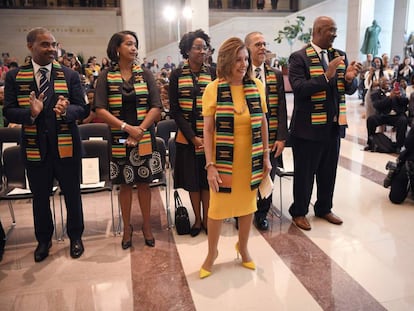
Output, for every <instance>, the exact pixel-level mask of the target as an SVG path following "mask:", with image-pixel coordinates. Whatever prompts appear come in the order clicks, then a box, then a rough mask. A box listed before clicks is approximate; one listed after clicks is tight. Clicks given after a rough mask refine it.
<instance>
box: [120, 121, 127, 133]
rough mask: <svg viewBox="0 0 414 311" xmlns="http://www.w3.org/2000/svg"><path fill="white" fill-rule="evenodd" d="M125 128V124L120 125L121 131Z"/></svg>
mask: <svg viewBox="0 0 414 311" xmlns="http://www.w3.org/2000/svg"><path fill="white" fill-rule="evenodd" d="M126 126H127V124H126V122H124V123H122V125H121V131H124V130H125V127H126Z"/></svg>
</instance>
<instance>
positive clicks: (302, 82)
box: [289, 16, 361, 230]
mask: <svg viewBox="0 0 414 311" xmlns="http://www.w3.org/2000/svg"><path fill="white" fill-rule="evenodd" d="M336 29H337V28H336V24H335V22H334V21H333V20H332V18H330V17H327V16H321V17H318V18H316V20H315V22H314V24H313V32H312V42H311V43H310V44H308V45H307V46H305V47H304V48H303V49H301V50H299V51H296V52H294V53H293V54H292V55H291V56H290V58H289V81H290V83H291V85H292V89H293V93H294V108H293V114H292V120H291V123H290V129H291V139H292V151H293V158H294V170H295V173H294V181H293V204H292V205H291V207H290V208H289V213H290V215H291V216H292V218H293V222H294V223H295V224H296V226H298V227H299V228H301V229H303V230H310V229H311V226H310V224H309V222H308V220H307V218H306V214H307V213H308V211H309V203H310V198H311V195H312V189H313V182H314V178H315V177H316V185H317V188H318V189H317V200H316V203H315V206H314V211H315V215H316V216H317V217H321V218H324V219H326V220H327V221H329V222H330V223H333V224H337V225H339V224H342V220H341V219H340V218H339V217H338V216H336V215H335V214H334V213H332V211H331V209H332V197H333V193H334V188H335V179H336V169H337V165H338V157H339V146H340V137H341V136H342V135H344V130H345V126H346V110H345V108H346V107H345V94H352V93H354V92H355V90H356V89H357V80H356V79H355V78H356V76H357V75H358V72H359V71H360V70H361V64H360V63H356V62H355V61H354V62H352V63H351V64H349V65H348V60H347V58H346V54H345V53H344V52H343V51H340V50H337V49H334V48H333V47H332V43H333V41H334V40H335V38H336ZM341 134H342V135H341Z"/></svg>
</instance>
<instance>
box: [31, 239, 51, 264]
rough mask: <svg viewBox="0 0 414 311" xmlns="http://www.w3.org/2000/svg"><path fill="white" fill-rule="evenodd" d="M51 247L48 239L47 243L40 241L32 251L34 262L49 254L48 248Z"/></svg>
mask: <svg viewBox="0 0 414 311" xmlns="http://www.w3.org/2000/svg"><path fill="white" fill-rule="evenodd" d="M51 247H52V241H49V243H41V242H39V244H37V247H36V249H35V251H34V261H35V262H41V261H43V260H44V259H45V258H46V257H47V256H49V248H51Z"/></svg>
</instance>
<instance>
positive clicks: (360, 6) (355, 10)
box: [346, 0, 375, 61]
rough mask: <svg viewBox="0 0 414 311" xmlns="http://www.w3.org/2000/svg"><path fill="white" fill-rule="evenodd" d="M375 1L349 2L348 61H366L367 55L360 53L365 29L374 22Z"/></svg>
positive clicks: (358, 0)
mask: <svg viewBox="0 0 414 311" xmlns="http://www.w3.org/2000/svg"><path fill="white" fill-rule="evenodd" d="M374 7H375V0H354V1H348V17H347V25H348V27H347V35H346V53H347V56H348V59H349V60H350V61H352V60H360V61H363V60H364V59H365V55H363V54H362V53H361V52H360V49H361V46H362V43H363V41H364V35H365V29H366V28H367V27H368V26H370V25H371V24H372V21H373V20H374Z"/></svg>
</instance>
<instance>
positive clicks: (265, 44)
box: [254, 42, 267, 48]
mask: <svg viewBox="0 0 414 311" xmlns="http://www.w3.org/2000/svg"><path fill="white" fill-rule="evenodd" d="M254 46H255V47H257V48H261V47H262V46H264V47H267V42H256V43H255V44H254Z"/></svg>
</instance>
